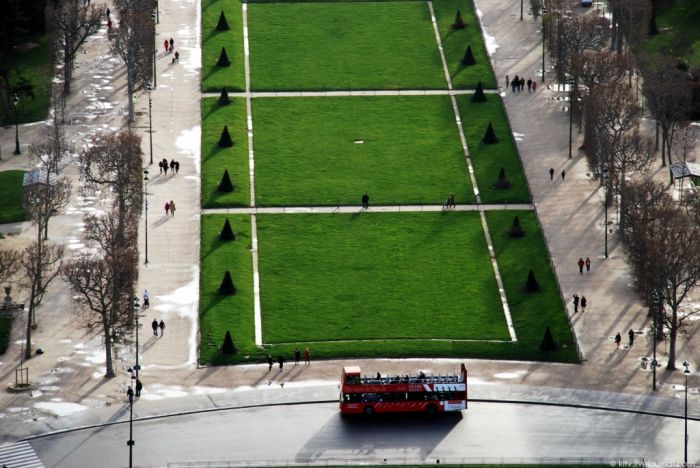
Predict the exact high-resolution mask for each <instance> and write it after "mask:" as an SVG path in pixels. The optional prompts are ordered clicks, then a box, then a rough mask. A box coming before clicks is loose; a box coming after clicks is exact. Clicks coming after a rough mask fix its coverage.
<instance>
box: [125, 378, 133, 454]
mask: <svg viewBox="0 0 700 468" xmlns="http://www.w3.org/2000/svg"><path fill="white" fill-rule="evenodd" d="M129 390H131V387H129ZM126 445H128V446H129V468H132V467H133V466H134V464H133V461H134V394H133V393H131V394H130V395H129V440H127V441H126Z"/></svg>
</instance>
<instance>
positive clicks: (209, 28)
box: [202, 0, 245, 91]
mask: <svg viewBox="0 0 700 468" xmlns="http://www.w3.org/2000/svg"><path fill="white" fill-rule="evenodd" d="M222 11H223V12H224V15H225V16H226V21H227V23H228V25H229V30H228V31H217V29H216V25H217V23H218V22H219V15H220V14H221V12H222ZM222 47H226V54H227V55H228V58H229V60H230V61H231V66H230V67H217V66H216V62H217V60H219V54H220V53H221V48H222ZM224 86H226V88H227V89H228V90H229V91H231V90H234V91H245V62H244V56H243V13H242V11H241V2H240V1H239V0H204V1H203V2H202V89H204V91H220V90H221V88H222V87H224Z"/></svg>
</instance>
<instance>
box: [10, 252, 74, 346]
mask: <svg viewBox="0 0 700 468" xmlns="http://www.w3.org/2000/svg"><path fill="white" fill-rule="evenodd" d="M19 262H20V265H21V267H22V271H21V274H22V277H23V284H24V286H25V287H26V288H27V289H28V290H29V291H30V293H29V315H28V316H27V336H26V347H25V349H24V358H25V359H30V358H31V357H32V328H33V327H34V326H35V323H36V322H35V320H34V315H35V310H36V308H37V307H38V306H39V304H41V301H42V300H43V298H44V293H45V292H46V289H47V288H48V286H49V284H50V283H51V281H53V279H54V278H55V277H56V276H57V275H58V273H59V270H60V267H61V264H62V262H63V246H58V245H51V244H49V243H48V242H42V241H39V242H34V243H32V244H31V245H29V246H28V247H27V248H25V249H24V251H23V252H22V255H21V257H20V260H19Z"/></svg>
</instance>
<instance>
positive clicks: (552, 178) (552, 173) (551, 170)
mask: <svg viewBox="0 0 700 468" xmlns="http://www.w3.org/2000/svg"><path fill="white" fill-rule="evenodd" d="M549 180H554V168H553V167H550V168H549Z"/></svg>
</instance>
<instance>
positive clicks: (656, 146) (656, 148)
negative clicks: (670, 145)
mask: <svg viewBox="0 0 700 468" xmlns="http://www.w3.org/2000/svg"><path fill="white" fill-rule="evenodd" d="M654 150H655V151H659V121H658V119H657V120H656V140H655V141H654Z"/></svg>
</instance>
